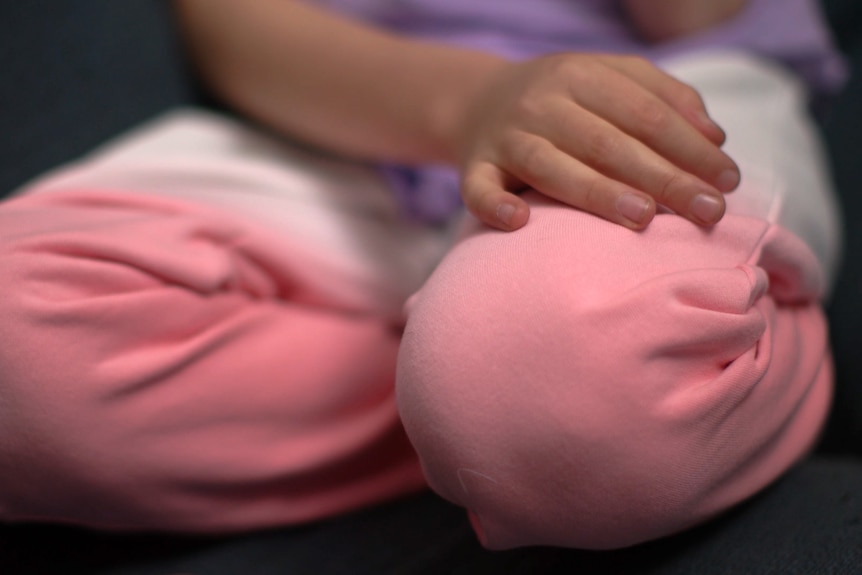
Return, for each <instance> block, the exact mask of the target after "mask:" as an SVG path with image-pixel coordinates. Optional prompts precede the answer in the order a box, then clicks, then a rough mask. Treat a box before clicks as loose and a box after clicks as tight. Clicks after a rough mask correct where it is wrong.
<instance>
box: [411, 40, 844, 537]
mask: <svg viewBox="0 0 862 575" xmlns="http://www.w3.org/2000/svg"><path fill="white" fill-rule="evenodd" d="M687 65H688V66H690V68H691V69H692V70H700V69H701V66H706V67H708V68H709V70H710V71H709V73H707V74H705V76H706V77H707V78H708V79H709V82H711V84H708V85H706V86H705V87H704V86H700V85H699V86H698V87H699V88H701V89H702V91H703V93H704V96H705V98H706V101H707V105H708V106H709V108H710V110H711V112H712V113H713V114H714V115H715V116H716V117H717V119H718V121H719V123H720V124H722V125H724V126H727V128H728V130H729V131H730V143H734V142H735V138H736V137H738V130H737V129H734V126H735V125H737V124H738V122H737V121H736V120H737V119H738V118H736V119H735V118H732V117H730V116H728V114H730V115H732V114H733V113H734V112H735V108H734V106H733V105H732V104H733V102H734V101H736V102H737V103H744V105H745V107H744V108H741V109H740V110H738V111H739V112H740V113H741V114H742V119H743V120H744V121H743V122H742V125H743V126H745V125H746V123H748V122H755V123H756V122H760V123H759V125H756V124H755V125H749V126H747V128H748V129H750V130H752V132H753V133H754V134H757V133H761V134H762V137H761V139H760V143H761V144H762V145H763V146H764V147H769V146H775V145H778V144H780V146H781V148H782V150H781V151H778V150H776V151H775V152H776V153H774V154H760V155H758V154H752V155H750V156H745V157H741V156H738V157H737V159H738V160H739V161H740V163H741V164H742V166H743V174H744V183H743V185H742V188H741V189H740V190H738V191H737V192H735V193H734V195H731V196H729V200H730V202H729V208H730V209H729V213H728V215H727V216H726V217H725V219H724V220H723V221H722V222H721V223H720V224H719V225H717V226H716V227H715V228H714V229H712V230H704V229H701V228H698V227H697V226H695V225H693V224H691V223H689V222H687V221H685V220H683V219H682V218H679V217H677V216H674V215H671V214H660V215H658V216H657V217H656V219H655V221H654V222H653V223H652V224H651V225H650V227H649V228H648V229H647V230H646V231H644V232H642V233H636V232H632V231H629V230H626V229H623V228H622V227H619V226H616V225H614V224H610V223H607V222H605V221H603V220H600V219H598V218H595V217H593V216H590V215H588V214H584V213H581V212H578V211H575V210H572V209H569V208H567V207H564V206H562V205H560V204H557V203H554V202H552V201H549V200H546V199H543V198H542V197H541V196H539V195H537V194H535V193H531V194H528V195H527V196H526V199H527V200H528V201H529V202H530V204H531V210H532V211H531V220H530V223H529V224H528V225H527V227H526V228H524V229H523V230H520V231H518V232H515V233H511V234H506V233H501V232H496V231H491V230H488V229H477V230H475V232H474V233H472V234H471V235H469V236H468V237H466V238H465V239H464V240H462V241H461V242H460V243H459V244H458V245H457V246H456V247H455V248H454V249H453V250H452V251H451V252H450V253H449V254H448V255H447V257H446V258H445V259H444V261H443V262H442V264H441V265H440V266H439V267H438V268H437V270H436V271H435V272H434V274H433V275H432V276H431V278H430V279H429V280H428V282H427V283H426V284H425V286H424V287H423V288H422V290H421V291H420V292H419V293H418V294H417V296H416V297H415V298H414V300H413V301H412V302H411V304H410V317H409V320H408V324H407V328H406V331H405V336H404V342H403V343H402V347H401V352H400V354H399V368H398V400H399V408H400V411H401V414H402V419H403V421H404V424H405V427H406V428H407V432H408V435H409V436H410V438H411V441H412V442H413V444H414V446H415V447H416V448H417V451H418V452H419V455H420V458H421V460H422V463H423V467H424V470H425V472H426V475H427V477H428V479H429V482H430V483H431V485H432V487H433V488H435V489H436V490H437V491H438V492H440V493H441V494H442V495H443V496H444V497H446V498H448V499H450V500H452V501H455V502H457V503H459V504H462V505H464V506H465V507H467V508H468V509H469V510H470V511H471V515H472V517H473V519H474V525H475V526H476V528H477V531H479V533H480V536H481V537H482V539H483V542H484V543H485V544H486V545H488V546H490V547H492V548H507V547H513V546H519V545H529V544H551V545H563V546H574V547H588V548H612V547H620V546H626V545H632V544H635V543H638V542H641V541H645V540H648V539H652V538H656V537H660V536H663V535H667V534H670V533H673V532H676V531H679V530H682V529H684V528H686V527H688V526H691V525H693V524H696V523H698V522H701V521H704V520H706V519H707V518H709V517H711V516H714V515H715V514H717V513H720V512H721V511H723V510H725V509H727V508H728V507H730V506H732V505H734V504H735V503H737V502H739V501H741V500H743V499H745V498H746V497H748V496H750V495H751V494H753V493H755V492H757V491H758V490H760V489H762V488H763V487H764V486H766V485H767V484H769V483H770V482H771V481H773V480H774V479H775V478H776V477H778V476H779V475H780V474H781V473H782V472H783V471H785V470H786V469H787V468H788V467H789V466H791V465H792V464H793V463H794V462H795V461H797V460H798V459H799V458H800V457H801V456H802V455H803V454H804V453H805V452H806V451H807V450H808V449H809V448H810V447H811V445H812V443H813V442H814V440H815V438H816V435H817V433H818V430H819V429H820V426H821V424H822V422H823V419H824V417H825V414H826V411H827V407H828V402H829V397H830V393H831V371H830V362H829V355H828V347H827V338H826V326H825V322H824V318H823V314H822V312H821V308H820V303H819V302H820V298H821V296H822V294H823V292H824V290H825V284H826V282H825V278H824V276H823V265H824V264H830V263H831V262H834V255H835V254H834V250H835V246H836V245H837V243H836V240H835V237H834V229H831V228H830V226H832V225H834V214H833V213H832V212H831V211H830V210H829V207H830V206H831V199H830V198H829V197H828V193H829V190H828V186H827V185H826V184H825V183H824V182H823V180H822V179H821V177H820V176H821V174H822V173H821V172H820V170H821V166H820V165H818V158H816V157H813V156H811V154H810V153H809V151H810V149H811V147H812V146H814V145H815V144H813V143H812V142H813V140H812V138H813V135H812V134H811V133H809V132H808V131H807V130H806V129H805V128H804V125H803V122H802V121H801V119H800V118H801V116H800V114H802V113H803V110H802V107H801V101H799V100H797V96H798V95H795V92H794V89H795V88H794V84H793V83H792V82H791V81H790V80H789V79H787V78H785V77H784V76H783V74H782V73H780V72H777V71H774V70H772V69H769V68H761V65H760V64H758V63H756V62H751V61H748V60H746V59H742V60H737V59H736V58H734V57H730V58H727V59H725V58H718V59H716V60H714V61H713V60H710V59H707V60H705V61H702V62H699V63H697V64H695V63H693V62H690V63H688V64H687ZM684 79H686V80H688V79H689V77H688V76H684ZM782 98H783V99H782ZM713 104H714V105H713ZM749 106H751V107H752V108H753V109H752V108H749ZM767 112H768V113H769V116H767ZM772 115H775V116H776V117H777V118H778V119H780V120H781V121H783V122H787V123H788V124H790V125H792V126H793V127H794V129H796V128H798V130H797V131H794V130H791V129H787V130H783V131H781V132H778V133H777V135H775V134H774V133H773V132H772V130H773V129H774V128H775V126H774V124H773V118H772ZM725 116H727V117H725ZM780 138H784V139H783V140H782V139H780ZM744 143H748V141H747V140H746V141H745V142H744ZM745 147H746V146H745V145H742V146H740V147H738V148H737V150H743V151H744V150H745ZM756 149H757V148H756ZM794 150H795V151H797V152H798V154H796V156H795V158H794V154H793V152H794ZM760 151H763V150H760ZM774 158H783V160H782V161H784V160H786V159H787V158H793V159H794V160H795V161H796V162H797V163H798V165H796V166H794V172H793V173H803V174H807V178H806V179H804V180H802V181H803V183H804V184H806V185H808V184H812V185H817V186H820V187H818V188H813V189H809V190H805V189H804V188H803V189H802V190H791V188H793V184H795V183H798V182H794V181H785V180H784V178H785V177H786V176H787V175H788V172H785V171H784V164H782V163H781V162H773V159H774ZM806 170H808V171H807V172H806ZM794 177H795V176H794ZM799 192H804V193H808V194H809V195H810V197H813V198H816V199H817V201H822V202H825V206H826V208H825V209H824V208H823V207H822V206H820V205H812V206H810V207H809V209H807V210H800V209H797V208H798V206H797V205H796V204H795V203H796V202H800V201H801V202H803V204H804V202H805V201H806V200H805V198H804V197H803V196H802V194H800V193H799ZM787 214H790V215H792V216H793V217H790V218H787V217H786V215H787ZM785 219H786V220H787V226H788V227H789V228H791V229H793V230H794V231H796V232H797V233H799V234H800V235H803V236H804V237H806V240H809V241H811V243H812V247H813V248H814V249H813V250H812V247H809V246H808V245H806V243H805V242H804V241H803V240H801V239H800V237H799V236H797V235H795V234H794V233H791V232H790V231H788V229H786V228H785V227H784V226H783V225H782V224H784V222H785ZM806 234H807V235H806ZM815 254H817V255H815ZM818 256H820V258H821V259H822V260H823V261H818Z"/></svg>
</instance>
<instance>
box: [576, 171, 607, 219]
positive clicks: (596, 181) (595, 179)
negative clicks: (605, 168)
mask: <svg viewBox="0 0 862 575" xmlns="http://www.w3.org/2000/svg"><path fill="white" fill-rule="evenodd" d="M601 196H602V177H601V176H599V175H598V174H593V175H592V176H590V177H589V178H588V179H587V180H586V181H585V182H584V187H583V190H582V192H581V198H580V201H579V202H578V204H579V205H578V207H580V208H581V209H584V210H586V211H588V212H595V211H596V210H597V208H598V207H599V206H600V205H601V203H602V201H601V200H602V197H601Z"/></svg>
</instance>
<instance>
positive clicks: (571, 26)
mask: <svg viewBox="0 0 862 575" xmlns="http://www.w3.org/2000/svg"><path fill="white" fill-rule="evenodd" d="M313 3H315V4H319V5H321V6H325V7H328V8H330V9H332V10H335V11H338V12H341V13H343V14H345V15H348V16H352V17H354V18H357V19H359V20H363V21H366V22H369V23H372V24H376V25H378V26H381V27H384V28H388V29H390V30H393V31H396V32H400V33H403V34H406V35H409V36H414V37H420V38H425V39H428V40H436V41H440V42H445V43H449V44H455V45H459V46H464V47H468V48H475V49H481V50H486V51H489V52H493V53H495V54H499V55H501V56H504V57H508V58H511V59H526V58H531V57H536V56H540V55H543V54H549V53H554V52H563V51H581V52H607V53H628V54H639V55H641V56H644V57H646V58H648V59H650V60H653V61H657V60H661V59H664V58H666V57H670V56H673V55H675V54H680V53H691V52H694V51H697V50H707V49H715V48H722V47H734V48H737V49H742V50H748V51H750V52H753V53H755V54H758V55H760V56H765V57H768V58H772V59H774V60H776V61H779V62H782V63H784V64H786V65H787V66H789V67H791V68H792V69H794V70H795V71H796V72H797V73H799V74H800V76H801V77H802V78H804V79H805V80H806V81H807V82H808V84H809V86H810V87H811V88H812V89H813V90H814V91H821V92H822V91H831V90H834V89H836V88H837V87H838V86H840V85H841V83H842V81H843V80H844V78H845V68H844V62H843V60H842V58H841V56H840V54H839V53H838V51H837V50H836V49H835V46H834V44H833V42H832V38H831V36H830V33H829V31H828V28H827V26H826V24H825V21H824V19H823V15H822V14H821V12H820V9H819V6H818V4H817V2H816V0H750V1H749V4H748V5H747V7H746V8H745V9H744V10H743V11H742V12H741V13H740V15H739V16H737V17H736V18H734V19H733V20H730V21H728V22H726V23H724V24H722V25H719V26H716V27H714V28H712V29H711V30H708V31H706V32H704V33H701V34H697V35H694V36H690V37H686V38H682V39H679V40H673V41H671V42H665V43H662V44H648V43H645V42H644V41H642V40H640V39H639V38H638V36H637V34H636V32H635V31H634V30H633V29H632V27H631V26H630V25H629V24H628V23H627V21H626V19H625V18H624V16H623V14H622V13H621V10H620V7H619V3H618V2H617V1H616V0H313ZM386 173H387V176H388V177H389V178H390V180H391V181H392V183H393V186H394V188H395V190H396V193H398V195H399V196H400V197H401V199H402V203H403V205H404V206H405V211H406V212H407V214H408V215H409V216H412V217H414V218H418V219H421V220H424V221H429V222H434V221H441V220H445V219H446V218H447V217H448V216H449V215H451V214H452V212H453V211H455V210H457V209H458V207H459V205H460V195H459V193H458V179H457V176H456V174H455V173H454V172H453V171H452V170H451V169H448V168H442V167H429V168H422V169H409V168H393V169H387V170H386Z"/></svg>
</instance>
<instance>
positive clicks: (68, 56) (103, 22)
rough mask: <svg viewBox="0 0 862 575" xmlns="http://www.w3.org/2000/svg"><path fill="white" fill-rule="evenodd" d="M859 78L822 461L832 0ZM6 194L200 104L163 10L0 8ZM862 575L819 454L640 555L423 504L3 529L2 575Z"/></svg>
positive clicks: (852, 506)
mask: <svg viewBox="0 0 862 575" xmlns="http://www.w3.org/2000/svg"><path fill="white" fill-rule="evenodd" d="M826 7H827V9H828V14H829V16H830V21H831V22H832V24H833V25H834V27H835V29H836V32H837V33H838V35H839V40H840V43H841V45H842V47H843V48H844V49H846V50H847V51H848V53H849V54H851V56H852V57H853V62H854V66H855V69H856V70H857V73H856V75H855V76H854V78H853V79H852V80H851V83H850V84H849V85H848V87H847V89H846V90H845V91H844V92H843V93H842V94H841V95H840V96H839V97H838V99H837V100H836V101H835V102H833V103H832V105H831V107H830V108H829V110H827V113H826V115H825V116H824V133H825V135H826V138H827V143H828V145H829V147H830V150H831V153H832V161H833V165H834V168H835V179H836V183H837V185H838V189H839V191H840V192H841V194H842V200H843V202H844V204H845V218H846V220H847V226H846V235H847V246H848V247H847V258H846V261H845V266H844V268H843V270H842V274H841V277H840V279H839V283H838V286H837V290H836V293H835V297H834V299H833V301H832V304H831V306H830V316H831V321H832V334H833V341H834V347H835V351H836V364H837V368H838V382H839V386H838V391H837V401H836V407H835V410H834V411H835V413H834V417H833V418H832V421H831V425H830V428H829V432H828V433H827V434H826V437H825V440H824V444H823V448H822V451H824V452H831V453H852V452H855V453H856V454H859V455H862V385H860V382H862V353H860V346H859V343H860V341H862V339H860V337H859V336H858V335H857V334H858V332H859V330H860V327H862V301H860V298H859V294H860V293H862V262H860V261H858V259H857V256H856V254H858V253H860V248H862V226H858V225H855V224H854V222H856V221H857V218H858V217H859V216H862V194H859V193H858V190H859V188H860V186H862V161H860V156H862V70H859V66H860V62H862V3H860V2H859V1H858V0H826ZM0 42H2V43H3V47H4V48H5V49H3V50H0V70H2V71H3V82H2V84H0V134H2V137H0V196H2V195H3V194H5V193H8V192H9V191H11V190H12V189H13V188H15V187H17V186H19V185H20V184H21V183H23V182H24V181H26V180H28V179H30V178H32V177H34V176H36V175H38V174H39V173H41V172H43V171H45V170H46V169H49V168H51V167H53V166H55V165H57V164H58V163H61V162H65V161H68V160H70V159H73V158H75V157H77V156H78V155H80V154H82V153H84V152H86V151H87V150H89V149H90V148H92V147H93V146H95V145H97V144H99V143H101V142H103V141H104V140H105V139H106V138H109V137H111V136H113V135H116V134H118V133H120V132H122V131H123V130H125V129H127V128H129V127H131V126H133V125H135V124H137V123H139V122H141V121H143V120H145V119H147V118H149V117H151V116H153V115H155V114H157V113H159V112H161V111H164V110H167V109H169V108H172V107H176V106H178V105H183V104H187V103H194V102H197V101H199V99H198V95H197V94H196V92H195V89H194V85H193V82H192V81H191V80H190V78H189V75H188V73H187V69H186V66H185V65H184V62H183V57H182V53H181V51H180V50H179V47H178V44H177V41H176V37H175V34H174V30H173V25H172V22H171V20H170V15H169V13H168V10H167V2H166V1H164V0H123V1H122V2H117V1H116V0H29V1H27V2H14V1H9V2H3V3H0ZM77 573H81V574H96V575H156V574H159V575H168V574H179V573H187V574H195V575H234V574H242V575H256V574H261V575H270V574H272V575H275V574H305V573H309V574H311V573H313V574H321V575H327V574H333V575H335V574H339V575H340V574H344V575H361V574H366V573H367V574H388V573H392V574H414V573H416V574H426V573H427V574H457V575H462V574H463V575H467V574H485V573H495V574H496V573H500V574H513V575H514V574H527V573H530V574H533V573H536V574H539V573H542V574H544V573H548V574H554V573H579V574H587V575H589V574H599V573H601V574H620V575H626V574H635V573H637V574H646V575H650V574H655V575H659V574H661V575H676V574H683V573H686V574H688V573H698V574H703V575H710V574H734V575H738V574H772V573H775V574H781V575H795V574H800V575H802V574H806V575H808V574H810V575H815V574H817V575H833V574H834V575H844V574H846V575H862V460H860V459H859V458H856V457H853V458H848V457H843V458H839V457H827V456H825V455H818V456H815V457H813V458H812V459H810V460H809V461H807V462H805V463H803V464H802V465H801V466H800V467H799V468H797V469H796V470H794V471H793V472H792V473H790V474H789V475H788V476H787V477H786V478H785V479H783V480H782V481H780V482H779V483H778V484H777V485H775V486H774V487H772V488H771V489H769V490H767V491H766V492H765V493H764V494H762V495H760V496H758V497H757V498H755V499H754V500H752V501H750V502H748V503H747V504H745V505H743V506H741V507H740V508H738V509H736V510H734V511H733V512H731V513H729V514H728V515H726V516H725V517H723V518H721V519H719V520H718V521H715V522H713V523H711V524H709V525H707V526H704V527H701V528H698V529H695V530H693V531H691V532H688V533H685V534H682V535H679V536H677V537H672V538H668V539H665V540H662V541H658V542H653V543H650V544H647V545H643V546H639V547H636V548H633V549H629V550H624V551H617V552H609V553H586V552H578V551H566V550H557V549H524V550H515V551H511V552H505V553H491V552H488V551H484V550H482V549H481V548H480V547H479V546H478V544H477V542H476V540H475V538H474V537H473V535H472V532H471V531H470V528H469V525H468V523H467V521H466V518H465V516H464V514H463V512H462V511H461V510H460V509H457V508H454V507H452V506H451V505H448V504H447V503H445V502H443V501H441V500H440V499H439V498H437V497H435V496H433V495H431V494H425V495H422V496H418V497H415V498H410V499H406V500H402V501H398V502H394V503H391V504H389V505H385V506H380V507H377V508H374V509H369V510H366V511H362V512H359V513H355V514H352V515H348V516H344V517H340V518H337V519H333V520H331V521H327V522H321V523H318V524H314V525H308V526H303V527H300V528H291V529H282V530H275V531H267V532H263V533H257V534H248V535H245V536H235V537H228V538H215V539H206V538H188V537H176V536H164V535H112V534H104V533H94V532H90V531H87V530H83V529H79V528H74V527H64V526H44V525H18V526H0V574H3V575H6V574H9V575H30V574H33V575H53V574H58V575H59V574H62V575H73V574H77Z"/></svg>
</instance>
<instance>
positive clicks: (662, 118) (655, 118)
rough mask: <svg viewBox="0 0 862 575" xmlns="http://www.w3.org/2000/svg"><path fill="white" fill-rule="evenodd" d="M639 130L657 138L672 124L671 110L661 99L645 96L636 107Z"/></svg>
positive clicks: (645, 134) (644, 135)
mask: <svg viewBox="0 0 862 575" xmlns="http://www.w3.org/2000/svg"><path fill="white" fill-rule="evenodd" d="M635 118H636V119H637V122H638V131H639V133H641V135H642V136H643V137H646V138H649V139H655V138H656V137H658V136H659V135H661V134H662V133H663V132H664V131H665V130H666V129H667V128H668V126H669V125H670V119H671V116H670V110H668V109H667V107H666V106H665V105H664V104H662V103H661V102H660V101H658V100H655V99H652V98H644V100H643V101H641V102H640V103H638V104H637V107H636V108H635Z"/></svg>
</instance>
